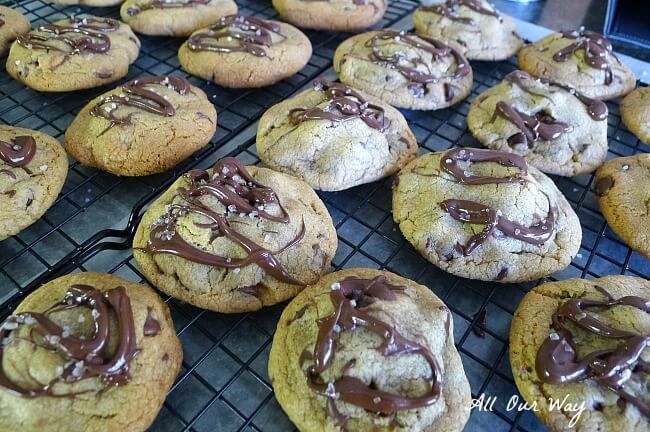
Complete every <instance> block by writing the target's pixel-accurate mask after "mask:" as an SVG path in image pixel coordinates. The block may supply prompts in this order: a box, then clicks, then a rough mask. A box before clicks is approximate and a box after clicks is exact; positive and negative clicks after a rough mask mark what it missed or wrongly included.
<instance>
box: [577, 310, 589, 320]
mask: <svg viewBox="0 0 650 432" xmlns="http://www.w3.org/2000/svg"><path fill="white" fill-rule="evenodd" d="M585 318H587V314H586V313H584V312H580V313H579V314H576V319H577V320H578V321H580V320H583V319H585Z"/></svg>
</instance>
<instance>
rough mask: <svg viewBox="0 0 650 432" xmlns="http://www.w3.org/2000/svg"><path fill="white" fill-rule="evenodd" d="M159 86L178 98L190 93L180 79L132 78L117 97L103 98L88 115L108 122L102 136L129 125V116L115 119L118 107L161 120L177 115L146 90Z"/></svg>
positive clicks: (150, 91) (152, 90)
mask: <svg viewBox="0 0 650 432" xmlns="http://www.w3.org/2000/svg"><path fill="white" fill-rule="evenodd" d="M154 84H160V85H163V86H166V87H168V88H169V89H171V90H174V91H175V92H176V93H178V94H180V95H186V94H187V93H189V91H190V83H189V82H188V81H187V80H186V79H185V78H183V77H179V76H173V75H164V76H154V77H142V78H135V79H132V80H131V81H127V82H126V83H125V84H123V85H122V91H121V93H119V94H112V95H109V96H107V97H102V98H101V99H100V100H99V102H97V104H95V106H94V107H93V108H91V110H90V115H92V116H93V117H99V118H103V119H106V120H108V121H110V125H109V126H108V128H106V129H105V130H104V131H103V132H102V134H104V133H106V131H108V130H109V129H111V128H112V127H114V126H116V125H124V124H130V122H131V116H132V114H129V115H127V116H125V117H118V116H116V115H115V111H116V110H117V109H118V108H119V107H120V106H131V107H135V108H139V109H142V110H144V111H147V112H150V113H153V114H157V115H160V116H165V117H171V116H173V115H174V114H176V110H175V109H174V107H173V105H172V104H171V103H170V102H169V101H168V100H167V99H166V98H165V96H162V95H161V94H160V93H158V92H156V91H155V90H154V89H153V88H150V87H149V86H151V85H154Z"/></svg>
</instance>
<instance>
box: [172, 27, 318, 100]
mask: <svg viewBox="0 0 650 432" xmlns="http://www.w3.org/2000/svg"><path fill="white" fill-rule="evenodd" d="M311 52H312V49H311V42H310V41H309V39H308V38H307V36H305V35H304V34H303V33H302V32H301V31H300V30H298V29H297V28H295V27H294V26H292V25H290V24H286V23H283V22H280V21H271V20H265V19H262V18H257V17H252V16H242V15H228V16H226V17H223V18H221V19H220V20H219V21H217V22H216V23H214V24H212V25H211V26H210V27H207V28H204V29H201V30H198V31H196V32H195V33H193V34H192V36H190V38H189V39H188V40H187V42H185V43H184V44H183V45H181V47H180V49H179V50H178V59H179V61H180V63H181V65H182V66H183V69H185V70H186V71H187V72H189V73H191V74H192V75H196V76H198V77H201V78H203V79H206V80H211V81H214V82H215V83H217V84H219V85H222V86H224V87H234V88H248V87H263V86H267V85H271V84H274V83H276V82H278V81H281V80H283V79H285V78H288V77H290V76H292V75H294V74H296V73H297V72H298V71H300V70H301V69H302V68H303V67H304V66H305V65H306V64H307V62H308V61H309V58H310V57H311Z"/></svg>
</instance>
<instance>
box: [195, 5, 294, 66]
mask: <svg viewBox="0 0 650 432" xmlns="http://www.w3.org/2000/svg"><path fill="white" fill-rule="evenodd" d="M280 30H281V27H280V24H279V23H277V22H274V21H267V20H264V19H261V18H256V17H252V16H243V15H227V16H224V17H222V18H221V19H220V20H219V21H217V22H216V23H214V24H212V25H211V26H210V28H209V30H208V31H207V32H204V33H197V34H195V35H193V36H191V37H190V38H189V40H188V41H187V46H188V47H189V49H190V50H192V51H214V52H222V53H231V52H245V53H249V54H252V55H254V56H255V57H267V58H270V57H269V56H268V53H267V52H266V49H265V48H268V47H270V46H271V45H272V44H273V37H272V33H275V34H277V35H279V36H280V37H281V38H283V39H286V36H284V35H283V34H281V33H280ZM233 42H235V43H234V44H233Z"/></svg>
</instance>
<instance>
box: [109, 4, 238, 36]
mask: <svg viewBox="0 0 650 432" xmlns="http://www.w3.org/2000/svg"><path fill="white" fill-rule="evenodd" d="M236 13H237V4H236V3H235V2H234V1H232V0H182V1H177V0H126V1H125V2H124V3H123V4H122V7H121V8H120V16H121V17H122V20H123V21H124V22H125V23H127V24H128V25H130V26H131V28H132V29H133V30H134V31H136V32H138V33H142V34H146V35H152V36H189V35H190V34H192V32H193V31H195V30H198V29H200V28H202V27H206V26H209V25H210V24H212V23H214V22H216V21H218V20H219V18H221V17H223V16H226V15H231V14H236Z"/></svg>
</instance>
